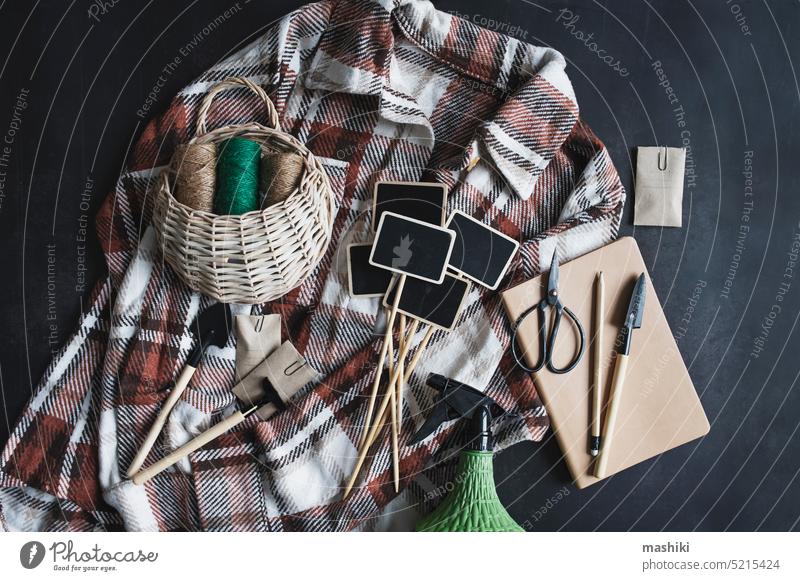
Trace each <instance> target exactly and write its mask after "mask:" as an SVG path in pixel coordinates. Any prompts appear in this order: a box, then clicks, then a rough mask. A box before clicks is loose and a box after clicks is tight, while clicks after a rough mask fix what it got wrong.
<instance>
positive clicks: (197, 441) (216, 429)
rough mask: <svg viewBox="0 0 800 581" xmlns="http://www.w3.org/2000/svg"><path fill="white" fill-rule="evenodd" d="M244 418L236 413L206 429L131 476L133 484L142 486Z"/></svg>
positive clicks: (241, 414)
mask: <svg viewBox="0 0 800 581" xmlns="http://www.w3.org/2000/svg"><path fill="white" fill-rule="evenodd" d="M246 417H247V416H245V415H244V414H243V413H242V412H240V411H237V412H236V413H235V414H233V415H231V416H230V417H227V418H225V419H224V420H222V421H221V422H219V423H218V424H215V425H214V426H212V427H211V428H209V429H207V430H206V431H205V432H203V433H202V434H200V435H199V436H197V437H196V438H194V439H193V440H190V441H188V442H186V443H185V444H184V445H183V446H181V447H180V448H178V449H177V450H175V451H174V452H172V453H170V454H168V455H167V456H165V457H163V458H162V459H161V460H159V461H158V462H156V463H155V464H153V465H152V466H148V467H147V468H145V469H144V470H142V471H141V472H138V473H136V474H135V475H134V476H133V483H134V484H144V483H145V482H147V481H148V480H150V479H151V478H152V477H153V476H155V475H156V474H160V473H161V472H163V471H164V470H166V469H167V468H169V467H170V466H172V465H174V464H176V463H178V462H179V461H180V460H181V459H183V458H185V457H186V456H188V455H189V454H191V453H192V452H194V451H195V450H198V449H200V448H202V447H203V446H205V445H206V444H208V443H209V442H210V441H211V440H214V439H215V438H218V437H219V436H221V435H222V434H224V433H225V432H227V431H228V430H230V429H231V428H233V427H234V426H238V425H239V424H241V423H242V422H243V421H244V419H245V418H246Z"/></svg>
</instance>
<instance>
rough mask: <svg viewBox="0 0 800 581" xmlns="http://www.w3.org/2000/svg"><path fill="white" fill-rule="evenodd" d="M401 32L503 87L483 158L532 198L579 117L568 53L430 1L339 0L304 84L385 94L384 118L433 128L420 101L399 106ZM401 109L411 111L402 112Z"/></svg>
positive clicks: (484, 133) (488, 123) (484, 128)
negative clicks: (395, 62)
mask: <svg viewBox="0 0 800 581" xmlns="http://www.w3.org/2000/svg"><path fill="white" fill-rule="evenodd" d="M398 32H399V33H402V34H403V35H404V36H405V37H406V38H408V39H409V40H410V41H411V42H413V43H415V44H416V45H417V46H418V47H419V48H420V49H421V50H424V51H425V52H427V53H428V54H430V55H431V56H433V57H434V58H436V59H438V60H440V61H442V62H444V63H446V64H447V65H448V66H450V67H453V68H454V69H456V70H458V71H459V72H460V73H462V74H464V75H467V76H470V77H472V78H475V79H477V80H479V81H481V82H482V83H485V84H487V85H489V86H491V87H495V88H496V89H497V90H499V91H500V93H501V94H502V95H503V98H504V100H503V102H502V103H501V104H500V106H499V107H498V109H497V111H496V112H495V114H494V115H493V117H492V118H490V119H487V120H485V121H484V122H483V123H482V124H481V126H480V127H479V129H478V137H479V141H480V142H481V143H480V145H481V147H482V149H483V151H482V152H481V155H482V156H485V157H488V158H489V161H491V162H492V163H493V165H494V167H495V168H496V169H497V170H498V172H499V173H500V174H502V176H503V177H504V178H505V180H506V181H507V182H508V184H509V186H510V187H511V188H512V189H513V190H514V191H516V192H517V194H518V195H519V196H520V197H522V198H523V199H528V198H529V197H530V196H531V194H532V192H533V189H534V187H535V185H536V182H537V180H538V178H539V176H540V175H541V173H542V171H543V170H544V168H545V167H546V166H547V164H548V163H549V162H550V160H551V159H552V158H553V157H554V155H555V154H556V152H557V151H558V149H559V148H560V147H561V145H562V143H563V142H564V140H565V139H566V138H567V136H568V135H569V133H570V131H571V130H572V127H573V126H574V125H575V123H576V121H577V119H578V106H577V103H576V102H575V98H574V93H573V90H572V85H571V84H570V82H569V80H568V78H567V76H566V73H565V72H564V68H565V61H564V58H563V56H561V54H560V53H558V52H557V51H555V50H553V49H550V48H543V47H535V46H532V45H529V44H527V43H525V42H522V41H520V40H517V39H514V38H511V37H508V36H505V35H502V34H498V33H496V32H493V31H490V30H487V29H485V28H481V27H479V26H476V25H475V24H473V23H471V22H469V21H468V20H466V19H463V18H460V17H456V16H452V15H450V14H448V13H446V12H440V11H438V10H436V9H435V8H434V7H433V5H432V4H431V3H430V2H427V1H421V0H336V4H335V6H334V7H333V9H332V13H331V18H330V23H329V26H328V28H327V30H326V31H325V32H324V33H323V35H322V37H321V38H320V42H319V43H318V45H317V49H316V52H315V54H314V57H313V59H312V63H311V67H310V70H309V74H308V75H307V76H306V77H305V79H304V84H305V86H307V87H309V88H312V89H323V90H329V91H337V92H338V91H341V92H347V93H352V94H363V95H376V96H380V97H381V113H382V114H383V115H384V116H386V117H389V118H392V119H393V120H395V121H398V122H405V123H411V124H417V125H420V126H422V127H424V128H425V129H426V130H429V129H430V124H429V123H428V121H427V117H426V116H425V115H424V113H423V112H422V111H421V110H419V109H418V108H415V107H414V103H413V102H411V101H409V100H406V102H404V103H402V106H393V104H396V102H397V100H398V99H402V95H400V94H399V93H398V92H397V91H394V90H392V87H391V75H390V70H391V63H392V54H393V50H394V42H395V34H396V33H398ZM477 47H479V48H477ZM398 111H402V113H401V114H400V113H399V114H397V115H395V112H398ZM431 136H432V132H431Z"/></svg>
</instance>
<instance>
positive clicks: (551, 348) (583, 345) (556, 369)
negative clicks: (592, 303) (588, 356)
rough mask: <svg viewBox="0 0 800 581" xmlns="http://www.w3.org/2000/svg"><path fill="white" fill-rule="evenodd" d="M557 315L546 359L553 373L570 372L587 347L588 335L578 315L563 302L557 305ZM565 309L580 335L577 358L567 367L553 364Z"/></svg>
mask: <svg viewBox="0 0 800 581" xmlns="http://www.w3.org/2000/svg"><path fill="white" fill-rule="evenodd" d="M555 309H556V315H555V321H553V328H552V330H551V331H550V336H549V337H548V338H547V349H546V351H545V359H546V360H547V369H549V370H550V371H552V372H553V373H559V374H561V373H569V372H570V371H572V370H573V369H575V366H576V365H577V364H578V362H579V361H580V360H581V357H583V351H584V349H585V348H586V335H585V334H584V332H583V325H581V322H580V321H579V320H578V317H576V316H575V313H573V312H572V311H570V310H569V308H567V307H565V306H563V305H562V304H561V303H558V304H556V305H555ZM562 311H564V312H565V313H567V316H568V317H569V318H570V319H572V322H573V324H574V325H575V327H576V328H577V329H578V336H579V338H580V347H579V348H578V354H577V355H576V356H575V358H574V359H573V360H572V361H570V363H569V364H568V365H567V366H566V367H556V366H555V365H553V352H554V351H555V346H556V335H558V328H559V326H560V325H561V312H562Z"/></svg>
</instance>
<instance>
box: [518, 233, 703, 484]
mask: <svg viewBox="0 0 800 581" xmlns="http://www.w3.org/2000/svg"><path fill="white" fill-rule="evenodd" d="M549 260H550V258H549V257H548V258H547V260H546V262H549ZM601 270H602V271H603V277H604V279H605V323H604V326H603V329H602V333H603V344H604V352H606V353H607V355H608V356H607V357H604V361H603V379H602V382H603V384H604V386H603V389H604V398H606V401H607V396H608V392H609V390H610V387H611V375H612V373H613V368H614V366H613V363H614V361H613V359H614V354H613V351H614V346H615V341H616V339H617V337H618V334H619V329H620V327H621V326H622V324H623V319H624V318H625V312H626V310H627V307H628V301H629V299H630V296H631V291H632V289H633V285H634V283H635V282H636V278H637V277H638V276H639V275H640V274H641V273H642V272H644V273H645V276H646V278H647V293H646V298H645V311H644V319H643V322H642V328H641V329H637V330H636V331H634V338H633V347H632V349H631V353H630V360H629V363H628V372H627V379H626V381H625V390H624V393H623V396H624V397H623V398H622V400H621V407H620V409H619V415H618V417H617V429H616V432H615V441H614V446H613V447H612V448H611V449H610V455H609V464H608V474H609V475H612V474H615V473H617V472H619V471H621V470H624V469H625V468H628V467H630V466H633V465H634V464H638V463H639V462H642V461H644V460H647V459H648V458H652V457H653V456H657V455H658V454H661V453H662V452H665V451H667V450H670V449H672V448H675V447H677V446H680V445H681V444H685V443H687V442H690V441H692V440H694V439H696V438H699V437H701V436H704V435H705V434H707V433H708V431H709V424H708V420H707V419H706V415H705V412H704V411H703V408H702V405H701V403H700V399H699V398H698V396H697V392H696V391H695V388H694V385H693V384H692V380H691V378H690V377H689V373H688V371H687V370H686V366H685V364H684V362H683V358H682V357H681V354H680V351H679V350H678V346H677V344H676V343H675V339H674V338H673V335H672V332H671V331H670V328H669V325H668V323H667V320H666V318H665V317H664V313H663V311H662V310H661V303H660V302H659V300H658V297H657V296H656V293H655V290H654V289H653V285H652V283H651V281H650V277H649V275H648V274H647V268H646V267H645V264H644V260H643V259H642V255H641V253H640V252H639V247H638V246H637V244H636V241H635V240H634V239H633V238H621V239H619V240H617V241H616V242H613V243H611V244H609V245H607V246H604V247H603V248H601V249H599V250H596V251H594V252H590V253H589V254H586V255H584V256H581V257H580V258H577V259H575V260H572V261H570V262H566V263H564V264H561V265H560V267H559V271H560V281H559V285H558V286H559V292H560V295H561V301H562V302H563V303H564V305H565V306H566V307H569V308H570V309H571V310H572V311H573V312H574V313H575V314H576V315H577V316H578V318H579V319H580V321H581V323H582V324H583V327H584V331H585V333H586V338H587V345H586V352H585V353H584V355H583V358H582V359H581V361H580V363H578V365H577V367H575V369H573V370H572V371H571V372H570V373H567V374H564V375H557V374H554V373H552V372H550V371H548V370H547V369H544V370H542V371H540V372H538V373H536V374H535V375H534V382H535V383H536V388H537V389H538V392H539V395H540V397H541V398H542V402H543V403H544V405H545V408H546V409H547V413H548V415H549V416H550V420H551V424H552V426H553V429H554V431H555V435H556V439H557V440H558V444H559V446H560V447H561V451H562V454H563V455H564V458H565V460H566V463H567V467H568V468H569V471H570V474H571V475H572V478H573V479H574V480H575V484H576V486H578V488H585V487H586V486H590V485H592V484H594V483H595V482H598V481H599V480H600V479H598V478H595V477H594V475H593V474H592V471H593V461H594V459H593V457H592V456H591V455H590V454H589V430H590V418H591V412H592V407H591V406H592V389H591V388H592V370H593V365H594V357H593V352H592V349H593V344H592V343H591V341H590V340H593V337H594V335H595V332H596V329H595V323H594V321H595V318H594V290H595V289H594V281H595V277H596V275H597V272H598V271H601ZM544 285H546V279H545V280H544V281H543V280H542V276H538V277H536V278H534V279H531V280H529V281H527V282H525V283H522V284H520V285H518V286H516V287H514V288H511V289H509V290H507V291H505V292H504V293H503V302H504V304H505V308H506V312H507V314H508V315H509V319H510V320H511V321H516V320H517V318H518V317H519V315H520V314H521V313H522V312H523V311H524V310H526V309H527V308H529V307H531V306H532V305H535V304H537V303H538V302H539V301H540V300H541V299H542V298H543V296H544V294H545V290H544ZM518 341H519V345H520V348H521V351H523V352H525V353H526V354H529V357H528V355H526V357H527V358H528V360H527V363H528V365H529V366H533V365H535V363H536V361H534V359H535V358H536V357H537V356H538V354H539V342H538V341H539V339H538V318H537V316H536V315H534V316H530V317H528V318H527V319H526V320H525V322H524V323H523V324H522V326H521V327H520V330H519V339H518ZM577 345H578V336H577V333H575V332H574V331H573V327H572V325H570V324H569V321H568V319H567V317H564V318H563V319H562V321H561V331H560V332H559V335H558V344H557V346H556V349H555V357H554V363H556V364H558V365H562V364H563V363H564V362H568V361H569V360H570V359H571V358H572V357H573V356H574V354H575V352H576V351H577ZM606 451H607V452H608V451H609V450H606Z"/></svg>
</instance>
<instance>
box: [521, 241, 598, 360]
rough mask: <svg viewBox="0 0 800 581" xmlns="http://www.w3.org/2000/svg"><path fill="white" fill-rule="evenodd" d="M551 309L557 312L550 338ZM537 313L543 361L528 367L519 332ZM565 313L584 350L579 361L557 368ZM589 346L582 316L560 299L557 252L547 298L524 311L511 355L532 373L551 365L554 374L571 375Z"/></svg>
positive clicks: (554, 256)
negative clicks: (521, 352)
mask: <svg viewBox="0 0 800 581" xmlns="http://www.w3.org/2000/svg"><path fill="white" fill-rule="evenodd" d="M550 309H555V317H554V319H553V323H552V325H551V327H550V333H549V335H548V333H547V329H546V327H547V311H548V310H550ZM534 312H538V313H539V360H538V361H537V363H536V365H534V366H533V367H528V366H527V365H525V362H524V361H523V359H522V357H520V355H519V353H518V351H517V332H518V331H519V328H520V326H521V325H522V322H523V321H524V320H525V319H526V318H527V317H528V316H529V315H531V314H533V313H534ZM563 313H566V314H567V316H568V317H569V318H570V319H571V320H572V323H573V325H574V326H575V328H576V329H577V330H578V335H579V337H580V348H579V349H578V354H577V355H576V356H575V358H574V359H573V360H572V361H571V362H570V363H568V364H567V365H566V366H565V367H556V366H555V365H553V351H554V350H555V345H556V336H558V329H559V326H560V325H561V317H562V315H563ZM585 347H586V337H585V335H584V332H583V325H581V322H580V321H579V320H578V317H576V316H575V313H573V312H572V311H571V310H569V309H568V308H567V307H565V306H564V305H563V304H562V303H561V299H560V298H559V296H558V257H557V256H556V253H555V252H553V260H552V261H551V263H550V273H549V274H548V276H547V296H546V297H545V298H543V299H542V300H541V301H540V302H539V303H538V304H536V305H534V306H532V307H530V308H529V309H528V310H526V311H524V312H523V313H522V314H521V315H520V316H519V317H518V318H517V320H516V322H515V323H514V328H513V330H512V333H511V352H512V353H513V355H514V359H515V360H516V362H517V365H519V366H520V367H521V368H522V369H524V370H525V371H527V372H528V373H534V372H537V371H540V370H541V369H542V368H543V367H545V366H547V369H549V370H550V371H551V372H553V373H568V372H570V371H572V370H573V369H574V368H575V366H576V365H577V364H578V362H579V361H580V360H581V358H582V357H583V351H584V348H585Z"/></svg>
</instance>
